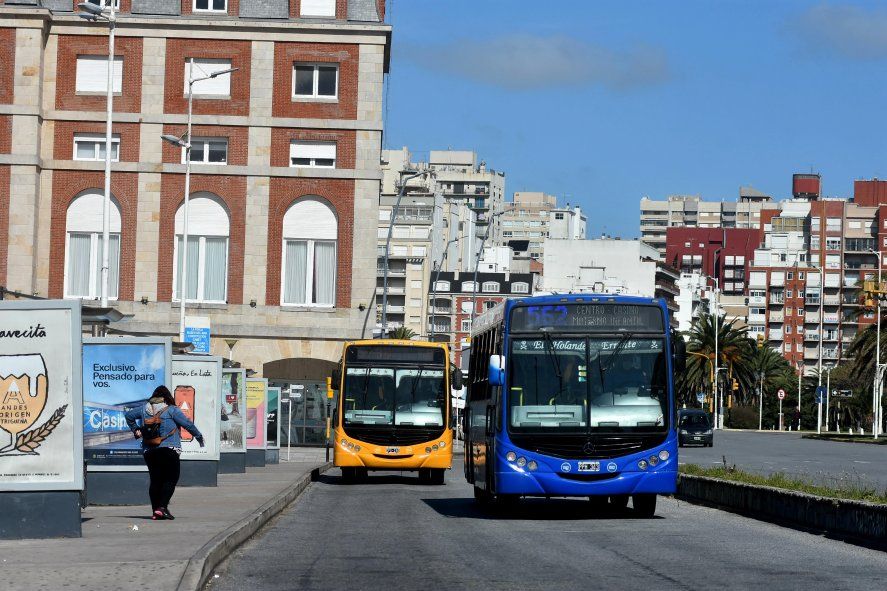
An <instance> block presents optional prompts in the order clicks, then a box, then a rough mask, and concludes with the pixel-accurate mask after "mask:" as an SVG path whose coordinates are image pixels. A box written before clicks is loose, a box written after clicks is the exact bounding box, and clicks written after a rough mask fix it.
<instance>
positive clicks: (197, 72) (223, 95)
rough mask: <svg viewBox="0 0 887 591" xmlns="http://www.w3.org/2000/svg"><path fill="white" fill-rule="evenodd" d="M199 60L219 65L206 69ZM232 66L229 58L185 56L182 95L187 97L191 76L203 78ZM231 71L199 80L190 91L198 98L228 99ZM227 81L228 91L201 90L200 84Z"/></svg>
mask: <svg viewBox="0 0 887 591" xmlns="http://www.w3.org/2000/svg"><path fill="white" fill-rule="evenodd" d="M201 12H215V13H220V11H215V10H210V11H201ZM192 60H193V62H194V71H193V72H192V71H191V62H192ZM201 62H204V64H206V65H209V64H210V63H212V64H213V65H217V66H220V67H219V68H218V69H210V70H207V69H206V68H205V67H202V64H201ZM231 67H232V62H231V60H230V59H229V58H215V57H203V56H201V57H194V56H191V57H187V58H185V65H184V75H183V77H184V89H183V90H182V96H183V97H185V98H186V99H187V98H188V86H189V81H190V79H191V76H192V75H193V76H194V77H195V78H203V77H204V76H209V75H210V74H212V73H213V72H218V71H221V70H228V69H230V68H231ZM232 73H233V72H229V73H227V74H221V75H219V76H216V77H215V78H210V79H208V80H201V81H200V82H195V83H194V85H193V86H192V87H191V91H192V92H193V93H194V98H195V99H198V100H212V99H222V100H225V99H230V98H231V74H232ZM225 80H226V81H227V82H228V91H227V92H206V91H202V90H201V88H202V87H201V85H202V84H207V83H209V84H215V83H217V81H225Z"/></svg>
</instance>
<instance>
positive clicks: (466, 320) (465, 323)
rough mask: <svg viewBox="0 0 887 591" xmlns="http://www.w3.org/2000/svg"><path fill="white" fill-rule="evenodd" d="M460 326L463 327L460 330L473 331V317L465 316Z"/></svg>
mask: <svg viewBox="0 0 887 591" xmlns="http://www.w3.org/2000/svg"><path fill="white" fill-rule="evenodd" d="M459 327H460V328H461V329H462V330H460V331H459V332H471V319H470V318H463V319H462V322H461V323H460V324H459Z"/></svg>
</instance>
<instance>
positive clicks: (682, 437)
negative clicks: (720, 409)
mask: <svg viewBox="0 0 887 591" xmlns="http://www.w3.org/2000/svg"><path fill="white" fill-rule="evenodd" d="M684 445H703V446H706V447H711V446H713V445H714V435H713V434H712V430H711V421H709V419H708V413H707V412H705V411H704V410H680V411H678V446H679V447H683V446H684Z"/></svg>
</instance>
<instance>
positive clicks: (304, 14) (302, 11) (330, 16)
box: [299, 0, 336, 18]
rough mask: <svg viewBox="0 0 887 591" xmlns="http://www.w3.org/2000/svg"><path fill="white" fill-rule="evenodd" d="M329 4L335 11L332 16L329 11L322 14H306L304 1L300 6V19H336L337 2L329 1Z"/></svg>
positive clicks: (334, 0)
mask: <svg viewBox="0 0 887 591" xmlns="http://www.w3.org/2000/svg"><path fill="white" fill-rule="evenodd" d="M327 2H328V3H329V4H330V5H331V6H332V9H333V10H332V14H330V13H329V11H327V12H322V13H319V12H315V13H310V12H305V0H302V2H301V3H300V5H299V17H300V18H336V0H327Z"/></svg>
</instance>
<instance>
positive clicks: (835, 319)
mask: <svg viewBox="0 0 887 591" xmlns="http://www.w3.org/2000/svg"><path fill="white" fill-rule="evenodd" d="M822 321H823V323H825V324H837V323H839V322H840V321H841V316H840V315H839V314H829V313H828V312H826V313H825V314H823V315H822Z"/></svg>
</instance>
